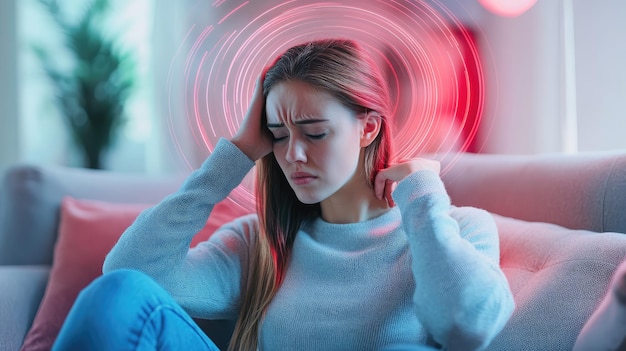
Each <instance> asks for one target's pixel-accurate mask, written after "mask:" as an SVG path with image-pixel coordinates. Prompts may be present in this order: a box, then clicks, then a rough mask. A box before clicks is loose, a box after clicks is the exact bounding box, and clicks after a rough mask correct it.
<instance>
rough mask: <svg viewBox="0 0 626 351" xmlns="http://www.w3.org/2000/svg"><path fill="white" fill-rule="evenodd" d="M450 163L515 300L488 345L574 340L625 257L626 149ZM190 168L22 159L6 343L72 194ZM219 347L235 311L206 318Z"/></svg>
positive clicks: (161, 186)
mask: <svg viewBox="0 0 626 351" xmlns="http://www.w3.org/2000/svg"><path fill="white" fill-rule="evenodd" d="M441 161H442V165H443V167H442V170H443V171H442V173H443V178H444V182H445V183H446V187H447V189H448V192H449V194H450V196H451V198H452V201H453V203H454V204H456V205H457V206H464V205H468V206H475V207H481V208H484V209H486V210H488V211H490V212H492V213H493V214H494V217H495V218H496V222H497V224H498V227H499V230H500V236H501V265H502V267H503V270H504V272H505V274H506V275H507V278H508V279H509V283H510V285H511V289H512V290H513V292H514V295H515V299H516V304H517V307H516V310H515V312H514V315H513V317H512V318H511V320H510V322H509V323H508V324H507V326H506V327H505V329H504V330H503V332H502V333H501V334H500V335H499V336H498V338H497V339H496V340H495V341H494V343H493V344H492V345H491V346H490V349H491V350H551V351H554V350H571V349H572V346H573V345H574V343H575V341H576V338H577V336H578V334H579V332H580V331H581V329H582V328H583V326H584V324H585V322H586V321H587V320H588V319H589V317H590V316H591V314H592V313H593V312H594V310H595V309H596V308H597V306H598V305H599V303H600V301H601V300H602V299H603V297H604V296H605V295H606V294H607V292H609V282H610V280H611V277H612V276H613V274H614V272H615V271H616V269H617V267H618V265H619V264H620V263H621V262H623V261H624V259H625V258H626V235H624V234H623V233H626V215H625V214H626V212H625V211H626V152H624V153H608V152H606V153H594V154H581V155H576V156H565V155H537V156H497V155H473V154H462V155H459V156H458V157H456V156H455V157H451V156H449V157H446V158H444V159H442V160H441ZM182 180H183V177H172V178H165V177H146V176H139V175H124V174H116V173H112V172H106V171H92V170H84V169H70V168H54V167H38V166H32V165H16V166H15V167H12V168H11V169H9V170H8V172H7V173H6V174H5V176H4V178H3V181H2V185H1V187H0V350H9V351H17V350H19V348H20V345H21V344H22V341H23V339H24V336H25V335H26V333H27V331H28V329H29V328H30V325H31V323H32V321H33V318H34V316H35V314H36V312H37V308H38V305H39V302H40V301H41V298H42V296H43V294H44V290H45V287H46V281H47V278H48V274H49V271H50V267H51V264H52V261H53V257H52V253H53V247H54V243H55V239H56V236H57V227H58V222H59V205H60V202H61V199H62V197H63V196H65V195H70V196H72V197H75V198H80V199H95V200H102V201H110V202H123V203H154V202H157V201H159V200H160V199H162V198H163V197H164V196H165V195H167V194H169V193H171V192H173V191H175V190H176V189H177V187H178V185H179V184H180V183H181V182H182ZM198 322H199V323H200V324H201V325H202V326H203V327H204V328H205V330H206V331H207V333H209V334H210V335H211V336H212V337H213V338H215V339H216V340H217V341H218V343H219V344H220V345H224V344H225V342H226V340H227V339H228V333H229V328H231V327H232V322H231V321H218V322H208V321H198Z"/></svg>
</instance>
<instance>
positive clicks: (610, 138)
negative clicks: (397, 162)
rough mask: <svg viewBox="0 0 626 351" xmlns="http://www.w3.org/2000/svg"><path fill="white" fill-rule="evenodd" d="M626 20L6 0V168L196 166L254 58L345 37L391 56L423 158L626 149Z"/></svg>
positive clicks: (1, 65)
mask: <svg viewBox="0 0 626 351" xmlns="http://www.w3.org/2000/svg"><path fill="white" fill-rule="evenodd" d="M507 4H508V5H509V7H507V6H506V5H507ZM503 5H504V7H503ZM510 5H513V7H511V6H510ZM625 17H626V2H624V1H622V0H597V1H593V2H592V1H586V0H535V1H523V0H516V1H504V0H502V1H498V0H439V1H434V0H432V1H431V0H424V1H418V0H396V1H378V0H360V1H357V0H351V1H336V2H332V3H330V2H324V3H322V2H319V3H318V2H315V1H309V0H294V1H276V0H267V1H265V0H257V1H254V0H250V1H239V0H201V1H199V0H181V1H168V0H131V1H124V0H108V1H104V0H94V1H92V0H58V1H45V0H1V1H0V107H1V108H2V113H1V114H0V171H2V170H4V169H5V168H6V167H8V166H10V165H12V164H14V163H17V162H22V163H24V162H28V163H36V164H44V165H59V166H71V167H91V168H103V169H109V170H114V171H119V172H128V173H145V174H171V173H178V172H186V171H188V170H189V169H190V168H194V167H196V166H197V165H199V163H200V162H202V160H203V159H204V158H205V157H206V155H207V154H208V153H209V152H210V150H211V147H212V145H214V142H215V140H216V139H217V138H218V137H219V136H220V133H221V134H228V133H229V131H231V132H232V131H234V130H235V129H236V125H237V123H236V122H235V123H234V124H233V123H227V125H224V124H220V123H217V122H218V120H224V116H227V117H230V118H232V119H235V120H236V119H237V118H242V117H243V115H242V114H243V112H244V111H245V106H246V105H247V101H246V97H248V98H249V94H250V93H251V86H250V82H253V80H254V78H255V77H256V74H257V72H255V71H254V69H255V68H256V67H262V66H263V65H264V64H265V63H266V61H267V59H268V58H271V57H273V56H275V55H277V54H278V53H279V52H280V51H281V50H282V49H284V47H287V46H290V45H291V44H293V43H295V42H297V41H299V40H303V39H308V38H314V37H319V36H327V35H329V34H336V35H338V36H351V37H355V38H356V39H359V40H362V41H363V42H364V43H365V46H367V48H368V49H369V50H370V51H372V52H373V54H374V56H375V57H376V58H377V60H378V61H379V62H380V63H381V67H382V68H383V69H384V71H385V73H386V74H387V77H388V78H389V82H390V85H391V88H392V89H391V90H392V93H393V96H394V99H395V100H394V102H395V106H396V114H397V116H396V119H397V120H398V122H397V125H396V129H397V130H396V132H397V133H398V135H400V136H401V138H405V139H406V138H413V139H419V142H418V143H417V144H418V146H417V148H413V149H410V150H409V151H410V152H417V151H420V152H438V151H444V152H450V151H468V152H482V153H500V154H537V153H577V152H594V151H606V150H621V151H624V150H626V137H625V136H624V132H625V131H626V115H625V113H624V108H623V106H622V105H623V103H624V101H626V65H624V62H626V40H624V37H625V36H626V21H624V20H623V19H624V18H625ZM305 18H306V19H308V20H304V19H305ZM276 19H278V20H276ZM303 21H304V22H303ZM302 23H304V24H302ZM257 36H258V38H257ZM251 38H253V39H254V40H250V39H251ZM256 42H259V43H261V44H262V47H260V46H258V45H257V46H255V45H256V44H255V43H256ZM261 44H259V45H261ZM247 48H253V49H251V50H250V52H247V53H245V52H244V53H242V51H245V49H247ZM237 60H241V61H242V62H243V63H241V64H240V65H239V66H237V65H235V66H233V62H236V61H237ZM250 62H252V63H250ZM224 65H227V66H228V65H230V66H229V67H230V68H229V69H219V67H221V66H224ZM237 82H244V83H245V84H239V83H237ZM213 92H215V94H213ZM229 98H232V103H231V101H229ZM231 105H232V106H231ZM216 106H217V107H219V108H217V109H215V107H216ZM225 106H227V107H225ZM231 107H232V108H231ZM222 112H223V113H222ZM216 128H217V129H218V130H217V131H216V130H215V129H216ZM89 155H91V156H89ZM94 155H98V157H97V156H94ZM95 159H97V161H94V160H95Z"/></svg>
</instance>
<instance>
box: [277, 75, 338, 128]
mask: <svg viewBox="0 0 626 351" xmlns="http://www.w3.org/2000/svg"><path fill="white" fill-rule="evenodd" d="M340 110H343V112H346V111H347V112H349V110H348V109H347V108H346V107H345V106H343V105H342V104H341V103H340V102H339V100H337V99H336V98H335V97H333V96H332V95H330V94H329V93H326V92H324V91H321V90H320V89H317V88H316V87H314V86H313V85H311V84H309V83H306V82H302V81H287V82H281V83H278V84H277V85H275V86H274V87H272V89H271V90H270V92H269V94H268V95H267V101H266V112H267V120H268V122H270V123H273V122H281V121H284V120H296V119H306V118H308V117H310V118H316V117H321V116H324V115H326V114H329V113H333V114H334V113H337V112H338V111H340Z"/></svg>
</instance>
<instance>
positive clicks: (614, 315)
mask: <svg viewBox="0 0 626 351" xmlns="http://www.w3.org/2000/svg"><path fill="white" fill-rule="evenodd" d="M586 350H604V351H623V350H626V261H624V263H622V265H621V266H620V267H619V268H618V269H617V273H616V274H615V276H614V277H613V280H612V281H611V285H610V287H609V289H608V292H607V294H606V296H605V297H604V299H603V300H602V303H600V306H599V307H598V309H596V311H595V312H594V313H593V315H592V316H591V318H589V320H588V321H587V323H586V324H585V326H584V327H583V330H582V331H581V332H580V335H578V338H577V339H576V344H575V345H574V349H573V351H586Z"/></svg>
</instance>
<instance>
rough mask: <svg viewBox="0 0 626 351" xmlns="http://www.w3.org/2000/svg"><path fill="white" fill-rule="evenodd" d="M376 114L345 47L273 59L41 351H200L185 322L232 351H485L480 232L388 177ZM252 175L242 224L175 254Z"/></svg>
mask: <svg viewBox="0 0 626 351" xmlns="http://www.w3.org/2000/svg"><path fill="white" fill-rule="evenodd" d="M389 110H390V107H389V98H388V92H387V90H386V88H385V84H384V81H383V79H382V78H381V75H380V73H379V71H378V70H377V68H376V67H375V65H374V64H372V61H371V60H370V59H369V58H367V57H366V56H365V55H364V53H363V51H362V50H361V49H360V48H359V47H358V46H357V45H356V44H355V43H354V42H352V41H349V40H335V39H329V40H320V41H314V42H310V43H306V44H303V45H299V46H295V47H293V48H291V49H289V50H287V52H285V53H284V54H283V55H282V56H281V57H279V58H278V60H277V61H276V62H275V63H274V64H273V65H271V66H270V67H269V69H268V70H267V71H266V72H264V74H262V75H261V77H260V78H259V80H258V81H257V86H256V88H255V92H254V96H253V99H252V102H251V105H250V108H249V110H248V113H247V115H246V117H245V119H244V122H243V123H242V126H241V128H240V130H239V131H238V132H237V134H236V135H235V136H234V137H233V138H232V139H231V140H230V141H227V140H225V139H222V140H220V141H219V143H218V144H217V146H216V147H215V150H214V152H213V153H212V155H211V156H210V157H209V158H208V159H207V160H206V162H205V163H204V164H203V165H202V167H201V168H200V169H199V170H197V171H196V172H194V173H193V174H192V175H191V176H190V177H189V178H188V179H187V181H186V182H185V184H184V185H183V186H182V187H181V189H180V190H179V191H178V192H176V193H175V194H172V195H170V196H169V197H167V198H166V199H164V200H163V201H162V202H161V203H160V204H158V205H157V206H155V207H153V208H151V209H148V210H146V211H145V212H144V213H142V214H141V215H140V216H139V217H138V218H137V220H136V221H135V223H134V224H133V225H132V226H130V227H129V228H128V229H127V230H126V232H125V233H124V234H123V235H122V237H121V238H120V240H119V242H118V243H117V244H116V245H115V247H114V248H113V250H112V251H111V252H110V253H109V255H108V256H107V258H106V261H105V263H104V268H103V270H104V272H105V273H106V274H105V275H103V277H101V278H100V279H98V280H96V281H95V282H94V283H93V284H92V285H91V286H90V287H88V288H87V289H85V290H84V291H83V292H82V293H81V295H80V297H79V299H78V300H77V302H76V305H75V306H74V308H73V309H72V311H71V312H70V315H69V316H68V319H67V321H66V324H65V325H64V327H63V329H62V331H61V333H60V335H59V338H58V340H57V344H56V345H55V346H56V348H57V349H66V348H71V347H75V348H80V347H83V348H85V349H116V350H120V349H136V348H138V347H147V348H152V349H154V348H159V349H161V348H171V349H194V350H199V349H207V350H212V349H214V345H213V344H212V342H211V341H210V340H208V338H207V337H206V336H205V335H204V334H203V333H202V332H201V331H200V330H199V329H198V328H197V326H195V325H194V324H193V322H192V320H191V319H190V318H189V315H191V316H193V317H200V318H207V319H211V318H232V319H235V318H236V319H237V325H236V327H235V332H234V334H233V337H232V339H231V343H230V349H232V350H254V349H257V347H258V348H259V349H261V350H381V349H385V348H388V349H390V348H392V347H395V346H394V345H414V346H415V349H418V348H419V347H420V346H419V345H424V346H425V345H430V346H434V347H443V348H445V349H448V350H474V349H483V348H485V347H486V346H487V345H488V344H489V342H490V341H491V340H492V339H493V338H494V337H495V335H497V333H498V332H499V331H500V330H501V329H502V328H503V326H504V325H505V323H506V322H507V320H508V318H509V317H510V315H511V313H512V310H513V299H512V295H511V292H510V290H509V287H508V284H507V281H506V278H505V276H504V275H503V273H502V271H501V270H500V268H499V264H498V261H499V248H498V236H497V230H496V227H495V224H494V221H493V219H492V218H491V216H490V215H489V214H488V213H487V212H485V211H482V210H478V209H473V208H455V207H453V206H451V204H450V200H449V198H448V195H447V193H446V191H445V189H444V186H443V183H442V182H441V179H440V178H439V164H438V163H437V162H435V161H431V160H425V159H415V160H410V161H406V162H401V163H397V164H390V160H391V149H390V138H391V136H390V133H389V120H388V119H389V117H390V116H389V112H388V111H389ZM254 162H257V166H258V172H257V173H258V179H257V198H258V206H257V207H258V211H257V214H256V215H248V216H245V217H242V218H239V219H237V220H235V221H233V222H231V223H228V224H226V225H224V226H223V227H222V228H220V229H219V230H217V232H216V233H214V234H213V236H212V237H211V238H210V239H209V240H208V241H207V242H204V243H202V244H200V245H198V246H197V247H196V248H194V249H191V250H189V244H190V242H191V239H192V237H193V236H194V234H195V233H197V232H198V231H199V230H200V229H201V228H202V227H203V225H204V224H205V222H206V220H207V218H208V216H209V213H210V212H211V209H212V208H213V206H214V205H215V204H216V203H218V202H219V201H221V200H223V199H224V198H225V197H226V196H227V195H228V193H229V192H230V191H231V190H232V189H234V188H235V187H236V186H237V185H238V184H239V183H240V182H241V180H242V179H243V177H244V176H245V175H246V174H247V173H248V171H249V170H250V169H251V168H252V166H253V165H254ZM121 268H130V269H131V270H119V269H121ZM115 270H117V271H115ZM113 271H115V272H113ZM137 271H139V272H142V273H137ZM108 272H110V273H108ZM146 276H149V277H151V279H149V278H147V277H146ZM152 279H154V281H156V282H157V283H158V285H157V284H155V283H153V282H152ZM137 282H141V283H137ZM146 286H147V287H146ZM161 287H162V288H163V289H164V290H165V291H166V293H165V292H164V291H162V289H161ZM136 295H140V296H141V297H137V296H136ZM155 296H158V297H155ZM137 299H138V300H140V303H136V302H134V301H136V300H137ZM131 300H132V301H133V302H129V301H131ZM174 301H175V302H174ZM93 305H99V306H106V307H101V309H103V310H105V311H108V313H106V315H105V316H103V315H100V313H101V312H98V313H94V312H91V313H89V311H88V309H89V308H93ZM179 305H180V306H182V308H183V309H184V312H183V309H181V308H180V306H179ZM107 321H111V322H110V323H111V325H109V323H108V322H107ZM98 343H100V344H98ZM94 344H98V345H94ZM99 345H104V346H99ZM98 347H101V348H98ZM407 347H412V346H407Z"/></svg>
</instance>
